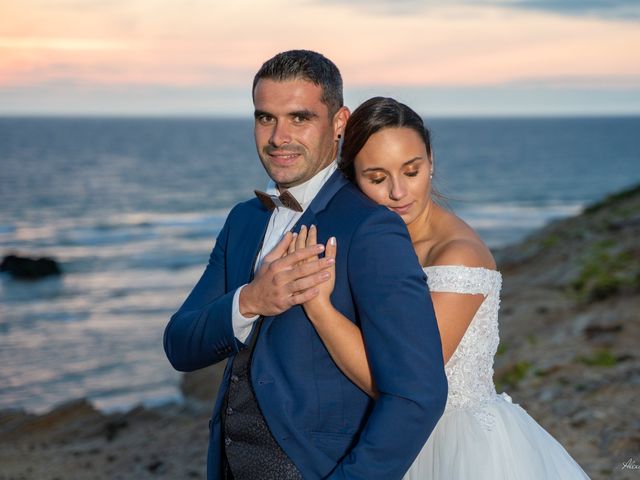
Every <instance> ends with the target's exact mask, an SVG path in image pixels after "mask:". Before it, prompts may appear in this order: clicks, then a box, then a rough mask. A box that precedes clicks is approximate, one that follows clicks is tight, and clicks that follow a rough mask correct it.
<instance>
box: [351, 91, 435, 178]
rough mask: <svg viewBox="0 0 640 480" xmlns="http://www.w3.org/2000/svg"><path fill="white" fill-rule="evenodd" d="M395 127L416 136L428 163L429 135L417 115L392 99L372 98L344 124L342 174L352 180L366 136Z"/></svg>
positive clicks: (429, 153) (429, 152) (430, 157)
mask: <svg viewBox="0 0 640 480" xmlns="http://www.w3.org/2000/svg"><path fill="white" fill-rule="evenodd" d="M399 127H403V128H410V129H412V130H414V131H415V132H416V133H417V134H418V135H420V138H421V139H422V140H423V141H424V144H425V147H426V149H427V155H428V157H429V160H431V159H432V156H431V135H430V133H429V130H427V128H426V127H425V126H424V122H423V121H422V118H420V115H418V114H417V113H416V112H414V111H413V110H411V109H410V108H409V107H407V106H406V105H405V104H404V103H400V102H398V101H397V100H394V99H393V98H386V97H373V98H370V99H369V100H367V101H366V102H364V103H363V104H362V105H360V106H359V107H358V108H356V109H355V111H354V112H353V113H352V114H351V117H350V118H349V121H348V122H347V127H346V129H345V132H344V142H343V143H342V151H341V155H340V162H339V164H338V167H339V168H340V170H341V171H342V173H343V174H344V175H345V176H346V177H347V178H348V179H349V180H351V181H354V180H355V167H354V160H355V158H356V156H357V155H358V153H359V152H360V150H362V147H364V145H365V143H367V140H369V137H371V135H373V134H374V133H376V132H378V131H380V130H382V129H383V128H399Z"/></svg>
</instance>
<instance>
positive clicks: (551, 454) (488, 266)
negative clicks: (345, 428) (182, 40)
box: [289, 97, 588, 480]
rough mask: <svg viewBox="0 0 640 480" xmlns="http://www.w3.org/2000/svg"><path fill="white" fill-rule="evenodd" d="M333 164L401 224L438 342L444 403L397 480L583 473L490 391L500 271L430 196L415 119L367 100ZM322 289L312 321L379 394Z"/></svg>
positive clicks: (429, 169)
mask: <svg viewBox="0 0 640 480" xmlns="http://www.w3.org/2000/svg"><path fill="white" fill-rule="evenodd" d="M340 169H341V170H342V171H343V173H344V174H345V175H346V176H347V178H349V179H350V180H351V181H353V182H355V183H356V184H357V185H358V186H359V187H360V189H361V190H362V191H363V192H364V193H365V194H366V195H367V196H369V197H370V198H371V199H372V200H374V201H375V202H377V203H379V204H381V205H384V206H386V207H387V208H389V209H390V210H393V211H395V212H396V213H398V214H399V215H400V216H401V217H402V219H403V220H404V221H405V223H406V224H407V228H408V231H409V235H410V237H411V241H412V243H413V246H414V248H415V251H416V255H417V257H418V260H419V261H420V263H421V265H422V266H423V268H424V271H425V273H426V274H427V282H428V285H429V289H430V291H431V296H432V300H433V305H434V309H435V312H436V317H437V320H438V327H439V329H440V334H441V337H442V354H443V356H444V361H445V364H446V367H445V370H446V373H447V378H448V381H449V398H448V401H447V407H446V409H445V413H444V415H443V416H442V418H441V419H440V421H439V422H438V424H437V426H436V428H435V429H434V431H433V433H432V435H431V436H430V437H429V439H428V441H427V443H426V444H425V445H424V447H423V448H422V451H421V452H420V454H419V455H418V457H417V459H416V460H415V462H414V463H413V465H412V466H411V468H410V469H409V471H408V472H407V474H406V476H405V479H411V480H417V479H427V478H428V479H447V480H449V479H471V478H473V479H487V480H488V479H491V480H496V479H509V480H514V479H536V480H540V479H573V478H588V477H587V475H586V474H585V473H584V472H583V470H582V469H581V468H580V466H578V464H576V463H575V461H574V460H573V459H572V458H571V457H570V456H569V454H568V453H567V452H566V451H565V450H564V448H563V447H562V446H561V445H560V444H559V443H558V442H557V441H556V440H555V439H553V437H551V436H550V435H549V434H548V433H547V432H546V431H545V430H544V429H543V428H542V427H540V426H539V425H538V424H537V423H536V422H535V421H534V420H533V419H532V418H531V417H530V416H529V415H528V414H527V413H526V412H525V411H524V410H523V409H522V408H520V407H519V406H518V405H515V404H513V403H511V399H510V398H509V396H508V395H506V394H504V393H503V394H501V395H498V394H497V393H496V391H495V387H494V385H493V379H492V376H493V357H494V355H495V353H496V349H497V347H498V317H497V314H498V307H499V302H500V298H499V294H500V287H501V281H502V278H501V275H500V273H499V272H497V271H496V270H495V268H496V265H495V262H494V260H493V257H492V255H491V253H490V251H489V249H488V248H487V247H486V246H485V244H484V243H483V242H482V240H480V238H479V237H478V235H477V234H476V233H475V232H474V230H473V229H472V228H471V227H469V226H468V225H467V224H466V223H465V222H463V221H462V220H461V219H460V218H458V217H457V216H455V215H454V214H453V213H451V212H450V211H448V210H446V209H444V208H443V207H441V206H440V205H438V204H437V203H435V202H434V201H433V198H432V197H433V194H432V179H433V174H434V162H433V155H432V152H431V142H430V137H429V132H428V131H427V130H426V129H425V127H424V125H423V122H422V119H421V118H420V116H419V115H418V114H416V113H415V112H414V111H413V110H411V109H410V108H409V107H407V106H406V105H403V104H401V103H398V102H397V101H395V100H393V99H390V98H381V97H376V98H372V99H370V100H368V101H366V102H365V103H363V104H362V105H361V106H360V107H358V108H357V109H356V110H355V111H354V112H353V114H352V116H351V118H350V119H349V122H348V124H347V128H346V131H345V138H344V143H343V147H342V157H341V162H340ZM316 238H317V232H316V230H315V227H314V226H311V227H310V228H309V229H307V228H306V227H303V228H302V229H301V231H300V233H299V234H298V235H296V237H295V240H294V241H292V242H291V244H290V247H289V251H290V252H293V251H295V249H296V248H302V247H304V246H306V245H311V244H314V243H316ZM337 248H339V245H336V244H335V239H333V238H332V239H330V241H329V242H328V244H327V246H326V255H329V256H333V257H335V252H336V249H337ZM363 261H366V260H365V259H363ZM373 261H384V259H375V260H373ZM318 289H319V291H320V293H319V295H318V296H317V297H315V298H314V299H312V300H310V301H308V302H307V303H305V304H304V308H305V311H306V313H307V315H308V317H309V319H310V320H311V322H312V323H313V325H314V327H315V328H316V330H317V331H318V334H319V335H320V337H321V338H322V341H323V342H324V344H325V345H326V347H327V349H328V351H329V353H330V354H331V356H332V358H333V359H334V361H335V362H336V364H337V365H338V367H339V368H340V369H341V370H342V371H343V372H344V373H345V375H347V376H348V377H349V378H350V379H351V380H352V381H353V382H354V383H355V384H356V385H358V386H359V387H360V388H361V389H363V390H364V391H365V392H366V393H367V394H369V395H370V396H372V397H374V398H375V397H376V387H375V382H374V380H373V378H372V377H371V372H370V370H369V367H368V364H367V357H366V350H365V346H364V343H363V339H362V335H361V332H360V330H359V329H358V327H357V326H356V325H354V324H353V323H352V322H351V321H349V320H348V319H347V318H346V317H344V316H342V314H340V312H338V311H337V310H335V309H334V308H333V306H332V304H331V299H330V295H331V292H332V290H333V281H332V280H330V281H328V282H326V283H324V284H321V285H320V286H319V287H318ZM390 321H392V319H390Z"/></svg>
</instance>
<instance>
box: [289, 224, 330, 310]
mask: <svg viewBox="0 0 640 480" xmlns="http://www.w3.org/2000/svg"><path fill="white" fill-rule="evenodd" d="M317 243H318V229H317V228H316V226H315V225H311V227H309V228H307V227H306V226H305V225H303V226H302V227H301V228H300V232H299V233H298V234H297V235H296V237H295V238H294V239H293V240H292V242H291V243H290V244H289V249H288V251H287V254H292V253H295V252H296V251H300V250H301V249H305V248H308V247H312V246H314V245H316V244H317ZM336 252H337V245H336V239H335V237H331V238H330V239H329V241H328V242H327V245H326V246H325V253H324V259H325V260H327V261H329V262H331V263H330V265H329V267H327V268H326V269H325V270H324V271H323V272H322V274H323V275H324V277H325V278H326V281H324V282H322V283H321V284H319V285H317V286H316V289H317V290H318V295H316V296H314V297H313V298H311V299H309V300H307V301H306V302H304V303H303V304H302V305H303V307H304V309H305V311H306V312H307V315H308V316H309V317H310V318H311V321H312V322H314V320H315V319H319V318H322V314H323V313H326V312H327V311H328V310H329V309H332V308H333V306H332V304H331V293H332V292H333V288H334V286H335V274H336V266H335V258H336ZM315 260H317V257H316V258H314V257H311V258H309V259H307V260H305V261H306V262H309V261H315Z"/></svg>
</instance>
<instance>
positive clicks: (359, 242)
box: [328, 210, 447, 479]
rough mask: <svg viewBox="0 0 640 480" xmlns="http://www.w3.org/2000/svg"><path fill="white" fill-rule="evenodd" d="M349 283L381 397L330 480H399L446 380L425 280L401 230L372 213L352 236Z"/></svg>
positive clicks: (433, 417) (440, 401) (387, 215)
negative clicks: (357, 479) (359, 479)
mask: <svg viewBox="0 0 640 480" xmlns="http://www.w3.org/2000/svg"><path fill="white" fill-rule="evenodd" d="M348 262H349V263H348V272H349V283H350V285H351V288H352V292H353V297H354V300H355V304H356V308H357V311H358V315H359V318H360V327H361V328H362V333H363V336H364V342H365V346H366V351H367V356H368V359H369V364H370V367H371V371H372V374H373V378H374V380H375V384H376V387H377V389H378V391H379V394H380V396H379V397H378V399H377V400H376V401H375V402H374V404H373V408H372V411H371V414H370V416H369V417H368V419H367V422H366V424H365V426H364V428H363V430H362V432H361V434H360V436H359V438H358V442H357V443H356V444H355V446H354V447H353V448H352V450H351V451H350V453H349V455H347V456H346V457H345V458H344V459H343V461H342V462H341V463H339V464H338V466H337V467H336V469H334V471H333V472H332V473H331V475H329V477H328V478H330V479H356V478H367V479H378V478H379V479H396V478H397V479H399V478H401V477H402V475H403V474H404V473H405V472H406V470H407V469H408V468H409V467H410V466H411V463H412V462H413V460H414V459H415V457H416V456H417V454H418V452H419V451H420V449H421V448H422V446H423V445H424V443H425V442H426V441H427V438H428V437H429V435H430V434H431V432H432V430H433V428H434V427H435V425H436V423H437V421H438V419H439V418H440V416H441V415H442V412H443V411H444V407H445V404H446V399H447V379H446V376H445V372H444V362H443V358H442V346H441V342H440V334H439V331H438V325H437V323H436V319H435V314H434V310H433V305H432V303H431V298H430V296H429V293H428V287H427V284H426V278H425V275H424V272H423V271H422V269H421V268H420V265H419V263H418V260H417V258H416V255H415V251H414V249H413V246H412V244H411V241H410V239H409V236H408V233H407V230H406V226H405V225H404V223H403V222H402V220H401V218H400V217H398V216H397V215H396V214H394V213H392V212H389V211H383V210H378V211H376V213H375V214H374V215H372V216H370V217H369V218H368V219H367V220H365V221H364V222H363V223H362V224H361V225H360V226H359V227H358V229H357V230H356V233H355V234H354V237H353V239H352V241H351V247H350V250H349V252H348Z"/></svg>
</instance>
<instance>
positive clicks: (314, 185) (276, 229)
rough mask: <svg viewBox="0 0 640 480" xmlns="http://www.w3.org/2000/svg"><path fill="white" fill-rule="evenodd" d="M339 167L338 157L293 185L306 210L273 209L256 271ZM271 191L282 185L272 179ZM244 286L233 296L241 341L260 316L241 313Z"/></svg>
mask: <svg viewBox="0 0 640 480" xmlns="http://www.w3.org/2000/svg"><path fill="white" fill-rule="evenodd" d="M337 168H338V165H337V162H336V161H335V160H334V161H333V162H331V163H330V164H329V165H328V166H326V167H325V168H324V169H322V170H320V171H319V172H318V173H316V174H315V175H314V176H313V177H311V178H310V179H309V180H307V181H306V182H304V183H301V184H300V185H296V186H295V187H291V188H289V193H291V194H292V195H293V196H294V197H295V199H296V200H297V201H298V203H300V206H302V212H296V211H294V210H291V209H289V208H285V207H276V208H275V209H274V210H273V213H272V214H271V218H270V219H269V225H268V226H267V232H266V233H265V236H264V242H263V243H262V248H261V250H260V253H259V254H258V259H257V261H256V264H255V266H254V270H258V268H260V265H262V261H263V260H264V257H265V255H266V254H267V253H269V252H270V251H271V250H273V248H274V247H275V246H276V245H277V244H278V242H280V240H282V237H284V234H285V233H286V232H288V231H289V230H291V228H292V227H293V226H294V225H295V224H296V222H297V221H298V220H299V219H300V217H301V216H302V214H303V213H304V212H305V210H306V209H307V207H308V206H309V204H311V202H312V200H313V199H314V198H315V196H316V195H317V194H318V192H319V191H320V189H321V188H322V186H323V185H324V184H325V183H326V181H327V180H328V179H329V177H330V176H331V175H332V174H333V172H335V171H336V169H337ZM267 193H268V194H269V195H278V194H279V192H278V188H277V186H276V184H275V182H274V181H273V180H269V183H268V185H267ZM307 226H309V225H307ZM244 287H245V285H243V286H241V287H240V288H238V289H237V290H236V293H235V294H234V296H233V306H232V310H231V323H232V325H233V333H234V335H235V337H236V338H237V339H238V340H240V341H241V342H244V341H245V340H246V339H247V337H248V336H249V333H251V327H252V325H253V322H255V321H256V320H257V319H258V317H259V315H256V316H254V317H245V316H244V315H242V314H241V313H240V291H241V290H242V289H243V288H244Z"/></svg>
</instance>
